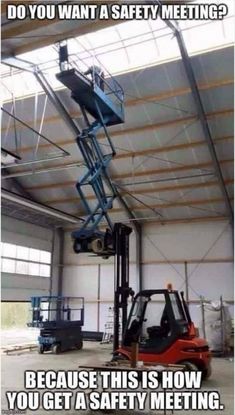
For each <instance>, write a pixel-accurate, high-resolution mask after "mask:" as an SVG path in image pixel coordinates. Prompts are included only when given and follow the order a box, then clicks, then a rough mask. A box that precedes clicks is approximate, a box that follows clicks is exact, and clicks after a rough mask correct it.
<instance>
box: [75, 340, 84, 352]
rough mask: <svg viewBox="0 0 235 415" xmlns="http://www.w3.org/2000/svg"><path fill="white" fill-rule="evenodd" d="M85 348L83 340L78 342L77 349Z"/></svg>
mask: <svg viewBox="0 0 235 415" xmlns="http://www.w3.org/2000/svg"><path fill="white" fill-rule="evenodd" d="M82 348H83V341H82V340H81V341H80V342H79V343H77V344H76V349H77V350H81V349H82Z"/></svg>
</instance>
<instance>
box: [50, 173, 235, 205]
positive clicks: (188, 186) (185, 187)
mask: <svg viewBox="0 0 235 415" xmlns="http://www.w3.org/2000/svg"><path fill="white" fill-rule="evenodd" d="M232 183H234V180H233V179H228V180H225V184H226V185H229V184H232ZM216 186H218V181H217V180H213V181H211V182H208V181H206V182H199V183H188V184H183V185H179V186H165V187H156V188H153V187H148V188H143V189H138V190H131V194H133V195H138V194H139V195H144V194H151V193H162V192H178V191H180V190H189V189H200V188H208V187H216ZM128 192H130V190H127V191H125V190H122V191H120V194H121V196H125V195H128ZM86 199H88V200H95V196H93V195H88V196H86ZM78 201H79V199H78V196H77V197H67V198H59V199H58V198H57V199H48V200H44V201H43V203H44V204H45V205H57V204H64V203H77V202H78Z"/></svg>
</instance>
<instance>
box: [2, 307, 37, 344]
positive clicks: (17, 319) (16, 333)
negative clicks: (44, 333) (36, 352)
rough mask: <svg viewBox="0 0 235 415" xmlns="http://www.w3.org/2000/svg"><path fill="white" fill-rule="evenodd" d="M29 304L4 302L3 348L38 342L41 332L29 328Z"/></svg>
mask: <svg viewBox="0 0 235 415" xmlns="http://www.w3.org/2000/svg"><path fill="white" fill-rule="evenodd" d="M30 306H31V305H30V303H29V302H5V301H4V302H2V303H1V326H2V336H1V337H2V346H3V347H5V346H8V345H18V344H25V343H32V342H36V340H37V337H38V333H39V331H38V330H37V329H34V328H29V327H27V323H29V322H30V321H31V310H30Z"/></svg>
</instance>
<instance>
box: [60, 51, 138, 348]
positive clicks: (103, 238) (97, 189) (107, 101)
mask: <svg viewBox="0 0 235 415" xmlns="http://www.w3.org/2000/svg"><path fill="white" fill-rule="evenodd" d="M59 57H60V59H59V61H60V72H59V73H58V74H57V75H56V76H57V79H58V80H59V81H60V82H62V84H63V85H64V86H66V88H68V89H69V90H70V91H71V97H72V98H73V100H74V101H75V102H76V103H77V104H78V105H79V107H80V109H81V114H82V116H83V119H84V123H85V125H86V126H85V128H83V130H82V131H81V133H80V134H79V135H78V136H77V137H76V142H77V145H78V147H79V150H80V152H81V155H82V158H83V160H84V164H85V166H86V172H85V173H84V175H83V176H82V177H81V178H80V179H79V180H78V182H77V183H76V188H77V191H78V194H79V196H80V199H81V201H82V203H83V206H84V208H85V212H86V219H85V221H84V223H83V224H82V226H81V228H80V229H78V230H76V231H74V232H73V233H72V238H73V240H74V251H75V252H76V253H80V252H92V253H95V254H96V255H100V256H102V257H103V258H107V257H109V256H111V255H113V256H114V257H115V259H114V262H115V300H114V350H116V349H117V347H118V344H119V320H120V313H121V312H122V314H121V321H122V327H123V328H124V327H125V324H126V320H127V300H128V297H129V295H131V294H133V292H132V290H131V289H130V287H129V235H130V233H131V232H132V229H131V228H130V227H128V226H126V225H124V224H122V223H115V224H113V223H112V221H111V219H110V217H109V210H110V209H111V208H112V206H113V202H114V199H115V197H116V196H117V191H116V189H115V186H113V184H112V181H111V179H110V176H109V173H108V167H109V164H110V162H111V160H112V159H113V158H114V156H115V154H116V152H115V148H114V146H113V143H112V141H111V138H110V136H109V133H108V127H110V126H113V125H118V124H122V123H123V122H124V91H123V89H122V87H121V85H120V84H119V83H118V82H117V81H116V80H115V79H114V78H113V77H112V76H111V75H110V74H109V76H107V75H106V76H105V75H104V74H105V70H103V69H102V68H98V69H101V71H100V72H99V73H98V72H97V71H96V68H97V66H94V65H93V66H92V67H90V68H89V69H88V72H90V77H89V76H87V75H86V73H87V71H85V73H84V72H82V71H81V70H80V69H79V68H78V67H77V66H76V67H74V65H75V62H73V63H72V64H71V62H70V58H71V57H69V56H68V51H67V45H65V46H62V45H61V46H60V50H59ZM98 64H99V63H98ZM102 131H103V137H102V143H101V140H100V139H98V138H97V134H98V133H100V132H102ZM104 140H105V142H104ZM102 144H103V145H102ZM104 149H105V151H104ZM86 187H89V188H90V189H92V190H93V193H94V195H95V199H96V205H95V206H94V205H93V204H92V201H91V199H90V198H87V192H86V190H85V188H86ZM104 219H105V220H106V222H107V229H106V231H105V232H103V231H100V230H99V225H100V224H101V221H102V224H103V220H104Z"/></svg>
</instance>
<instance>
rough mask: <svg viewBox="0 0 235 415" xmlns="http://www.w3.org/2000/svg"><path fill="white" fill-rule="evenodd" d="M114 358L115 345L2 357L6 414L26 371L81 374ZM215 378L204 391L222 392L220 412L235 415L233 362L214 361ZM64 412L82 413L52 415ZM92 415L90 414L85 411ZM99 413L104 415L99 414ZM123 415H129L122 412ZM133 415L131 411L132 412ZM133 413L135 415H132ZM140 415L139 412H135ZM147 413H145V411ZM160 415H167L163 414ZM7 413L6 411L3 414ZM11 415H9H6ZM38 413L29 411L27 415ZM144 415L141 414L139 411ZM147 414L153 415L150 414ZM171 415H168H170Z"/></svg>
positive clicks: (191, 414) (89, 345)
mask: <svg viewBox="0 0 235 415" xmlns="http://www.w3.org/2000/svg"><path fill="white" fill-rule="evenodd" d="M110 358H111V345H100V344H99V343H94V342H85V343H84V348H83V350H81V351H70V352H66V353H63V354H61V355H52V354H50V353H45V354H43V355H39V354H38V353H37V352H36V351H35V352H34V351H33V352H27V353H23V354H20V355H17V354H14V355H3V356H2V410H3V409H6V408H7V401H6V397H5V392H6V391H16V390H24V387H23V385H24V371H25V370H27V369H28V370H29V369H30V370H34V371H37V370H39V369H40V370H48V369H51V370H56V371H57V370H77V368H78V366H79V365H82V364H92V363H94V362H96V363H97V362H99V363H103V362H104V361H106V360H110ZM212 369H213V375H212V377H211V378H210V379H209V380H207V381H206V382H205V383H204V385H203V389H208V390H218V391H219V392H220V395H221V401H222V403H223V404H225V410H224V411H217V413H221V414H222V415H232V414H233V413H234V411H233V399H234V394H233V362H232V361H229V359H222V358H220V359H219V358H214V359H213V365H212ZM54 412H60V413H61V414H62V415H64V414H65V413H66V414H68V413H69V414H71V415H73V414H75V413H77V412H79V411H75V412H74V411H73V410H72V411H67V412H66V411H51V413H54ZM82 412H83V414H84V413H90V411H82ZM97 412H98V413H101V412H99V411H97ZM118 412H121V413H122V414H123V413H124V412H125V413H126V412H127V411H118ZM129 412H130V411H129ZM131 412H132V413H133V411H131ZM134 412H135V413H136V414H137V413H138V411H134ZM142 412H143V411H142ZM155 412H156V413H158V414H159V415H160V414H163V412H161V411H155ZM183 412H184V413H186V412H187V414H188V415H197V414H201V415H204V414H205V413H206V412H210V411H206V412H205V411H192V412H191V411H180V412H179V411H176V413H177V414H178V413H183ZM2 413H4V411H3V412H2ZM5 413H7V412H5ZM31 413H34V414H35V412H31V411H27V414H31ZM36 413H38V414H40V415H42V414H46V411H45V410H38V411H36ZM139 413H140V411H139ZM146 413H150V412H149V411H146ZM170 413H171V412H168V414H170Z"/></svg>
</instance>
